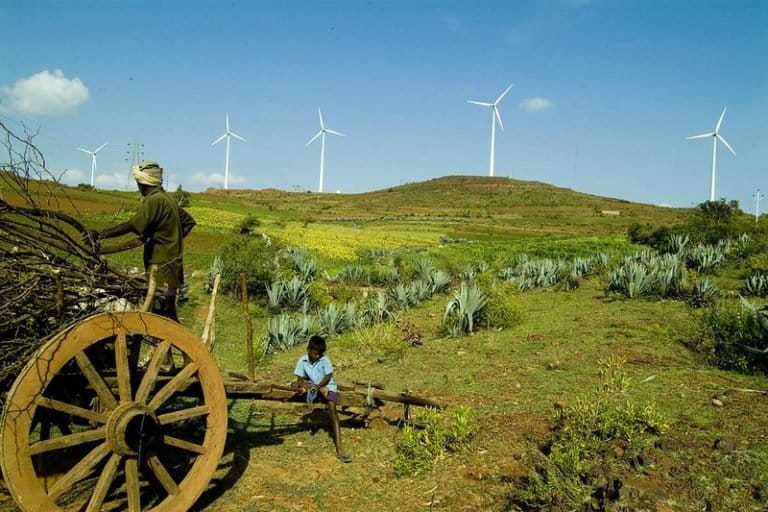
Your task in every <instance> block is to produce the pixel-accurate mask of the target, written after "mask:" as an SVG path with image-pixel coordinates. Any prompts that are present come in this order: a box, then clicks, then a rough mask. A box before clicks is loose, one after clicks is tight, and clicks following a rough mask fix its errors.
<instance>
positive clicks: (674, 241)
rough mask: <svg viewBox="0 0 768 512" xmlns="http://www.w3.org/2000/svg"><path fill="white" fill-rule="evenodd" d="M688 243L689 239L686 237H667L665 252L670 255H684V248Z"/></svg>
mask: <svg viewBox="0 0 768 512" xmlns="http://www.w3.org/2000/svg"><path fill="white" fill-rule="evenodd" d="M689 241H690V237H689V236H688V235H687V234H686V235H669V237H668V238H667V244H666V245H667V252H670V253H672V254H680V255H683V254H685V248H686V246H687V245H688V242H689Z"/></svg>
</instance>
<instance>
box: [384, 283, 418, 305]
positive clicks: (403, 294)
mask: <svg viewBox="0 0 768 512" xmlns="http://www.w3.org/2000/svg"><path fill="white" fill-rule="evenodd" d="M389 296H390V297H391V298H392V303H393V304H394V305H395V306H396V307H397V308H398V309H401V310H406V309H410V307H411V306H413V305H414V304H415V301H414V298H413V295H412V294H411V288H410V286H406V285H404V284H402V283H400V284H398V285H397V286H395V287H394V288H391V289H390V290H389Z"/></svg>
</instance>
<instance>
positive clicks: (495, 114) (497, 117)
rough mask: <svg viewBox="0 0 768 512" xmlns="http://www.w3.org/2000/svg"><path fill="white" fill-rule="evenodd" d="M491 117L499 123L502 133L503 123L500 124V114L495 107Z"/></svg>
mask: <svg viewBox="0 0 768 512" xmlns="http://www.w3.org/2000/svg"><path fill="white" fill-rule="evenodd" d="M493 115H494V117H495V118H496V120H497V121H498V122H499V126H500V127H501V131H504V123H502V122H501V114H499V109H498V108H496V105H494V106H493Z"/></svg>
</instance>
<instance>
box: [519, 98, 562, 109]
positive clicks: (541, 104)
mask: <svg viewBox="0 0 768 512" xmlns="http://www.w3.org/2000/svg"><path fill="white" fill-rule="evenodd" d="M554 106H555V104H554V103H552V102H551V101H550V100H548V99H547V98H542V97H540V96H536V97H533V98H527V99H525V100H523V101H521V102H520V108H521V109H523V110H525V111H526V112H543V111H544V110H549V109H550V108H553V107H554Z"/></svg>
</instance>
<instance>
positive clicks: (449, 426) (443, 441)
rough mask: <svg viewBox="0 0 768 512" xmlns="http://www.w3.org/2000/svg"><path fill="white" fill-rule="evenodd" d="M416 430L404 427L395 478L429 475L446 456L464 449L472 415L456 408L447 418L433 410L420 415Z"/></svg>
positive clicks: (410, 426)
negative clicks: (427, 472) (425, 473)
mask: <svg viewBox="0 0 768 512" xmlns="http://www.w3.org/2000/svg"><path fill="white" fill-rule="evenodd" d="M418 421H419V422H420V425H419V426H414V425H406V426H405V427H403V430H402V432H401V436H400V439H399V440H398V441H397V451H398V456H397V459H396V460H395V474H396V475H397V476H399V477H401V476H416V475H419V474H421V473H424V472H426V471H429V470H430V469H431V468H432V466H434V464H435V463H436V462H437V461H438V460H439V459H440V458H442V457H443V456H444V455H445V454H446V453H448V452H457V451H459V450H461V449H462V448H464V447H466V446H467V445H468V444H469V443H470V441H471V439H472V435H473V432H472V430H473V427H472V422H471V412H470V409H469V408H468V407H463V406H462V407H458V408H456V409H455V410H454V411H453V412H452V413H451V414H450V415H449V414H447V413H444V412H441V411H438V410H436V409H431V408H427V409H424V410H422V411H421V413H420V415H419V418H418Z"/></svg>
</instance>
